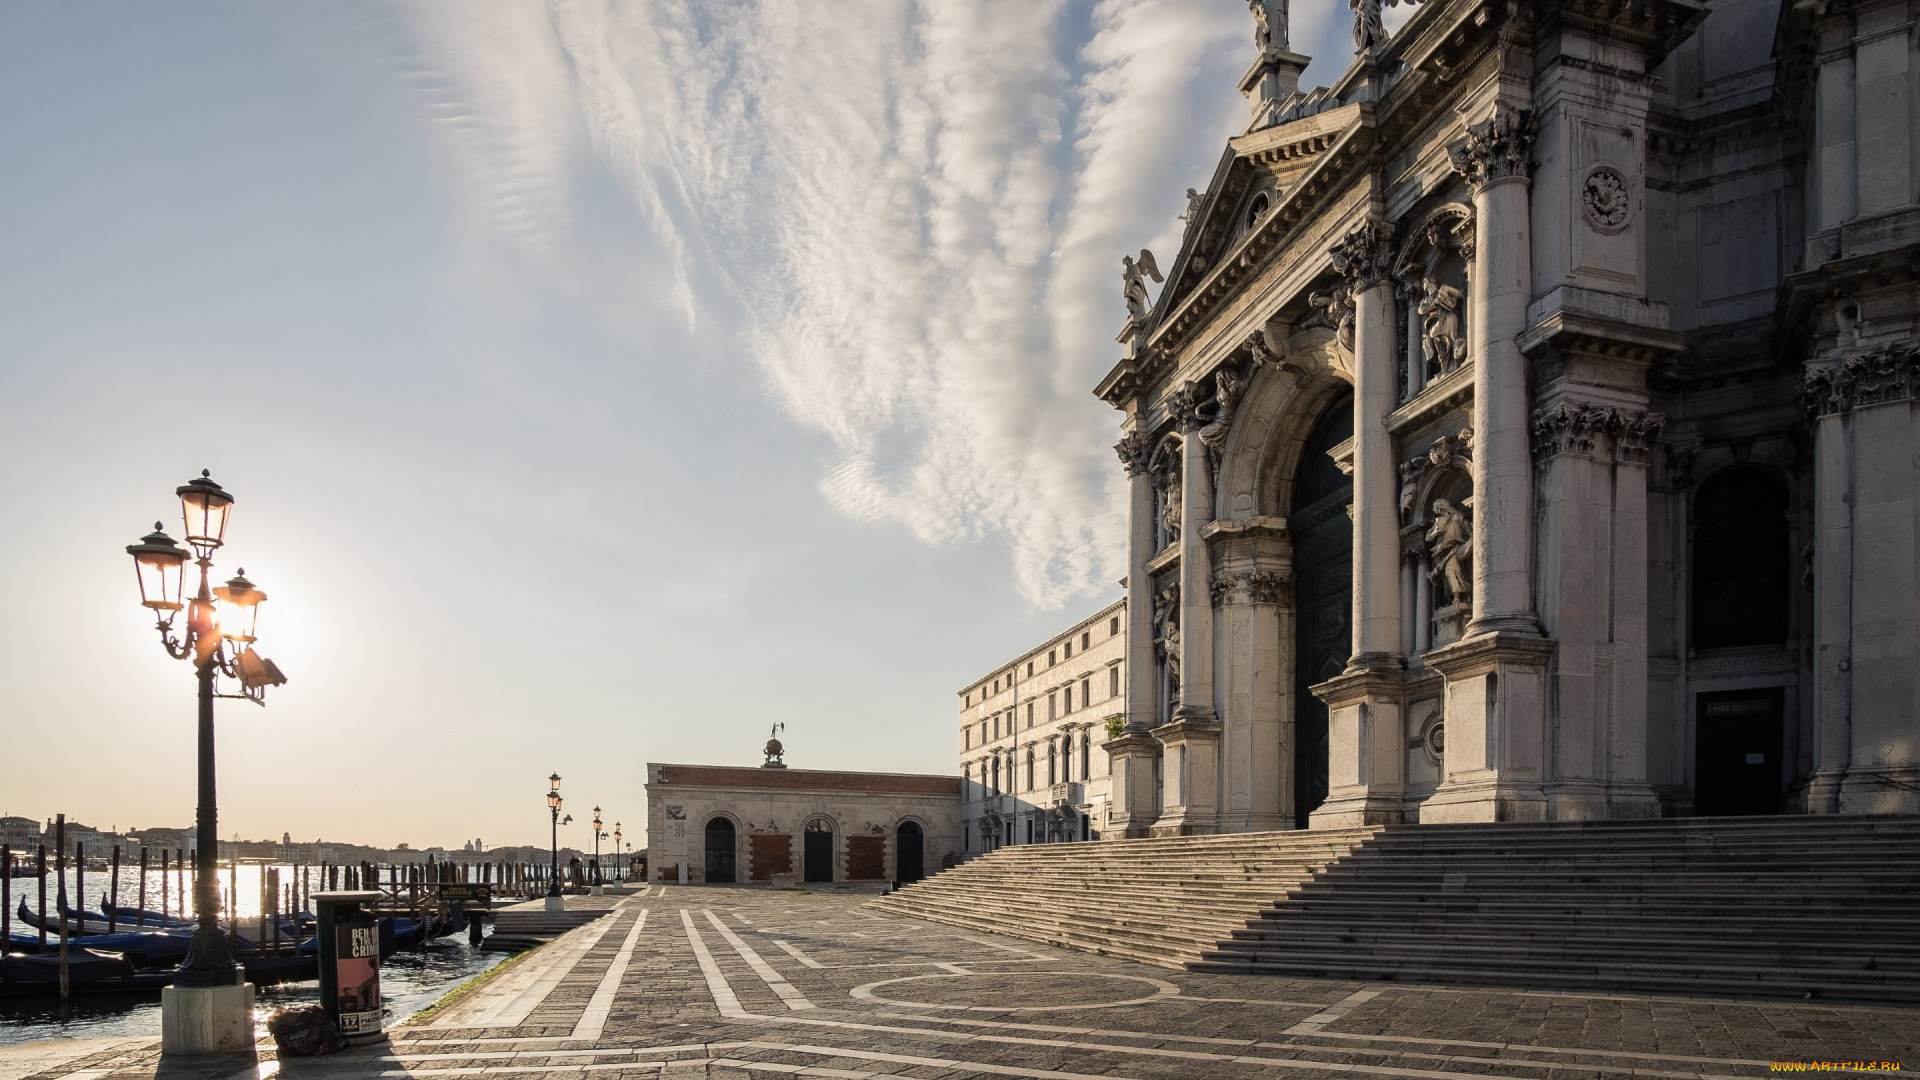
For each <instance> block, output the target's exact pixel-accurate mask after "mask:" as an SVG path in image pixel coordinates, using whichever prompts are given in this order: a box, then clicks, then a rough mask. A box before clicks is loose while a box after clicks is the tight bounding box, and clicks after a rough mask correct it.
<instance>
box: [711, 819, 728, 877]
mask: <svg viewBox="0 0 1920 1080" xmlns="http://www.w3.org/2000/svg"><path fill="white" fill-rule="evenodd" d="M707 880H708V881H709V882H715V881H725V882H731V881H733V880H734V876H733V822H731V821H728V820H727V819H726V818H714V819H713V820H712V821H709V822H707Z"/></svg>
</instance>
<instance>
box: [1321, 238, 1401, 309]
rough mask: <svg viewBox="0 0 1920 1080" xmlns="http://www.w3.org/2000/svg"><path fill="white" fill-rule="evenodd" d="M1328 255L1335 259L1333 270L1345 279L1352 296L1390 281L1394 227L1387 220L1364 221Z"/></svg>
mask: <svg viewBox="0 0 1920 1080" xmlns="http://www.w3.org/2000/svg"><path fill="white" fill-rule="evenodd" d="M1327 254H1328V255H1331V256H1333V269H1334V271H1335V272H1336V273H1338V274H1339V275H1340V276H1341V277H1343V278H1345V279H1346V282H1347V290H1348V292H1349V294H1350V295H1358V294H1359V293H1361V292H1363V291H1364V290H1367V289H1370V288H1372V287H1373V286H1375V285H1379V284H1382V283H1385V282H1390V281H1391V280H1392V271H1393V226H1392V225H1390V224H1388V223H1387V222H1384V221H1373V220H1368V221H1363V222H1361V223H1360V225H1359V226H1358V227H1356V228H1355V229H1353V230H1352V231H1350V232H1348V233H1347V235H1346V236H1344V237H1342V238H1341V239H1340V242H1339V243H1337V244H1335V245H1333V246H1332V247H1330V248H1328V249H1327Z"/></svg>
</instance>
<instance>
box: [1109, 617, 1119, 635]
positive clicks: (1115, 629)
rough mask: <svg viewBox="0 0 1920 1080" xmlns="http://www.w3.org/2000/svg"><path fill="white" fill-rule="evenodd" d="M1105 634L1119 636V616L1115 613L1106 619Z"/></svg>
mask: <svg viewBox="0 0 1920 1080" xmlns="http://www.w3.org/2000/svg"><path fill="white" fill-rule="evenodd" d="M1107 636H1108V637H1119V636H1120V616H1118V615H1115V616H1114V617H1113V618H1111V619H1108V620H1107Z"/></svg>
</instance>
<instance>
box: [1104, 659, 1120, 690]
mask: <svg viewBox="0 0 1920 1080" xmlns="http://www.w3.org/2000/svg"><path fill="white" fill-rule="evenodd" d="M1107 696H1108V697H1119V696H1120V665H1119V664H1115V665H1113V666H1112V667H1110V668H1108V669H1107Z"/></svg>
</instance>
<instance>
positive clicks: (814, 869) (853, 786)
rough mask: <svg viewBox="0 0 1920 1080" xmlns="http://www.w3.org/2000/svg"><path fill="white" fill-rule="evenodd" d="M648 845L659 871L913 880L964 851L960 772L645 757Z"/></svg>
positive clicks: (658, 875)
mask: <svg viewBox="0 0 1920 1080" xmlns="http://www.w3.org/2000/svg"><path fill="white" fill-rule="evenodd" d="M776 745H777V744H769V753H770V754H772V755H775V756H777V754H778V751H777V750H776V749H774V747H775V746H776ZM646 850H647V851H650V852H652V854H653V857H652V859H651V860H648V872H649V874H650V876H651V878H652V880H654V881H678V882H682V883H689V882H691V883H696V884H697V883H701V882H706V883H721V882H738V881H768V880H770V879H771V878H772V877H773V876H774V875H775V874H783V875H784V874H797V875H799V876H800V877H801V878H803V879H804V880H807V881H818V882H831V881H875V882H878V881H917V880H919V879H920V878H921V877H923V876H925V875H926V874H927V873H928V872H929V871H932V870H937V869H939V868H940V866H942V865H943V864H944V863H947V862H949V861H951V860H952V859H955V858H958V856H959V853H960V781H959V779H958V778H957V777H953V776H928V775H922V774H908V773H867V772H829V771H826V770H816V769H789V768H786V767H784V766H778V765H776V766H772V767H763V768H739V767H727V766H718V765H660V764H653V763H648V765H647V848H646ZM642 858H644V856H642Z"/></svg>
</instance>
